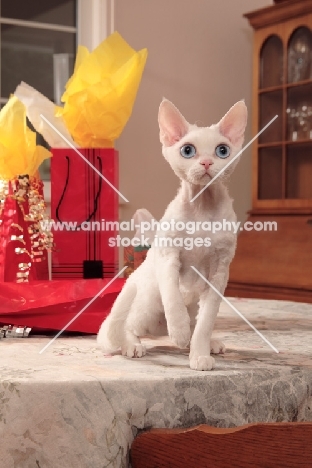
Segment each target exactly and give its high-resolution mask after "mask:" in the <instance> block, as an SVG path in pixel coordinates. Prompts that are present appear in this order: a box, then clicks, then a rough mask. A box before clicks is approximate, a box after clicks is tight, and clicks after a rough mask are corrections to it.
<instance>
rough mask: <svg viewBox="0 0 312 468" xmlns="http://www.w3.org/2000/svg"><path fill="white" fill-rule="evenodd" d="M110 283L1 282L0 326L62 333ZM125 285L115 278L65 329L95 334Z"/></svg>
mask: <svg viewBox="0 0 312 468" xmlns="http://www.w3.org/2000/svg"><path fill="white" fill-rule="evenodd" d="M109 281H110V280H109V279H102V280H101V279H92V280H78V281H77V280H76V281H66V280H61V281H34V282H32V283H28V284H25V283H24V284H18V283H0V324H2V325H21V326H27V327H31V328H36V329H51V330H62V329H63V328H64V327H65V326H66V325H67V323H68V322H69V321H70V320H71V319H72V318H74V317H75V315H76V314H77V313H78V312H80V311H81V310H82V309H83V307H85V306H86V305H87V304H88V302H90V301H91V299H92V298H94V296H96V294H98V293H99V292H100V291H101V289H103V288H104V286H105V285H106V284H108V283H109ZM124 282H125V280H124V279H121V278H117V279H115V280H114V281H113V282H112V284H111V285H110V286H108V288H107V289H105V290H104V292H103V293H102V294H101V295H100V296H99V297H98V298H97V299H96V300H95V301H94V302H93V303H92V304H91V305H90V306H89V307H88V308H87V309H86V310H85V311H84V312H83V313H82V314H81V315H80V316H79V317H78V318H77V319H76V320H74V322H73V323H72V324H71V325H70V326H69V327H68V328H67V330H68V331H76V332H84V333H97V332H98V330H99V328H100V326H101V324H102V322H103V320H104V319H105V318H106V317H107V315H108V314H109V312H110V310H111V308H112V305H113V303H114V301H115V299H116V298H117V296H118V294H119V293H120V291H121V289H122V287H123V285H124Z"/></svg>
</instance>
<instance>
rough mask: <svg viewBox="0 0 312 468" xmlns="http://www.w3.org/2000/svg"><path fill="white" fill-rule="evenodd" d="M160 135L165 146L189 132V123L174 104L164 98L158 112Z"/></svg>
mask: <svg viewBox="0 0 312 468" xmlns="http://www.w3.org/2000/svg"><path fill="white" fill-rule="evenodd" d="M158 123H159V137H160V142H161V143H162V144H163V145H164V146H172V145H173V144H174V143H176V142H177V141H179V140H181V138H182V137H184V135H186V133H187V132H188V127H189V124H188V123H187V121H186V120H185V118H184V117H183V115H182V114H181V113H180V112H179V111H178V109H177V108H176V107H175V106H174V105H173V104H172V102H170V101H168V100H167V99H164V100H163V101H162V102H161V104H160V106H159V112H158Z"/></svg>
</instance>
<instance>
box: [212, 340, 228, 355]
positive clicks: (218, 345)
mask: <svg viewBox="0 0 312 468" xmlns="http://www.w3.org/2000/svg"><path fill="white" fill-rule="evenodd" d="M210 352H211V354H224V353H225V344H224V343H223V342H222V341H221V340H215V339H211V341H210Z"/></svg>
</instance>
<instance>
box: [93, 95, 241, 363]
mask: <svg viewBox="0 0 312 468" xmlns="http://www.w3.org/2000/svg"><path fill="white" fill-rule="evenodd" d="M158 120H159V127H160V141H161V143H162V151H163V155H164V157H165V159H166V160H167V161H168V163H169V164H170V166H171V167H172V169H173V171H174V172H175V173H176V175H177V176H178V177H179V178H180V179H181V187H180V189H179V191H178V194H177V195H176V197H175V199H174V200H173V201H172V202H171V203H170V204H169V206H168V208H167V210H166V211H165V214H164V216H163V218H162V220H161V222H162V221H169V222H170V221H171V220H174V221H175V222H177V221H182V222H184V223H186V222H187V221H190V220H191V221H195V222H199V223H198V226H199V230H196V232H195V233H194V234H193V236H192V237H194V238H195V237H197V238H198V237H201V238H203V239H204V238H206V237H207V231H204V230H202V229H200V223H201V222H204V221H220V222H223V220H227V221H230V222H233V221H234V222H235V221H236V216H235V213H234V211H233V208H232V199H231V198H230V197H229V194H228V190H227V188H226V186H225V183H224V182H225V180H226V178H227V177H228V176H229V174H230V173H231V172H232V171H233V169H234V167H235V165H236V163H237V161H238V159H239V158H237V159H236V161H234V163H233V164H231V165H230V166H229V168H227V169H226V170H225V171H224V172H223V173H222V174H221V175H220V176H219V177H218V178H217V179H216V180H215V181H214V182H213V183H212V184H211V185H209V187H207V188H206V189H205V190H204V191H203V193H201V195H199V196H198V197H197V198H196V199H195V200H194V201H192V202H191V199H192V198H193V197H194V196H195V195H196V194H197V193H198V192H199V191H200V190H201V189H202V188H203V187H204V186H205V185H206V184H207V183H208V182H209V181H210V180H211V179H212V178H213V177H214V176H215V175H216V174H218V173H219V171H220V170H221V169H222V168H223V167H224V166H225V165H226V164H227V163H228V161H230V160H231V159H233V158H234V157H235V155H236V154H237V153H238V152H239V151H240V150H241V148H242V144H243V140H244V132H245V128H246V123H247V108H246V106H245V104H244V102H243V101H239V102H237V103H236V104H235V105H234V106H233V107H232V108H231V109H230V110H229V111H228V112H227V114H226V115H225V116H224V117H223V118H222V119H221V120H220V122H219V123H218V124H216V125H212V126H210V127H198V126H196V125H191V124H189V123H188V122H187V121H186V120H185V118H184V117H183V116H182V114H181V113H180V112H179V111H178V109H177V108H176V107H175V106H174V105H173V104H172V103H171V102H170V101H168V100H163V101H162V103H161V105H160V108H159V116H158ZM157 235H158V237H171V238H173V239H174V238H177V237H180V238H181V236H182V237H183V236H184V237H186V236H188V237H189V234H186V233H183V232H181V231H172V230H169V231H157ZM209 236H210V239H211V246H210V247H207V246H205V245H203V244H202V245H201V246H198V247H197V246H196V245H195V246H194V248H193V249H192V250H186V249H185V248H184V247H176V246H166V247H157V246H155V244H154V243H153V245H152V247H151V249H150V250H149V252H148V254H147V257H146V260H145V261H144V262H143V263H142V265H141V266H140V267H139V268H138V269H137V270H135V271H134V272H133V273H132V274H131V276H130V277H129V278H128V280H127V282H126V284H125V286H124V288H123V290H122V291H121V293H120V294H119V296H118V298H117V300H116V302H115V304H114V306H113V308H112V311H111V313H110V315H109V316H108V318H107V319H106V320H105V321H104V322H103V324H102V325H101V328H100V330H99V334H98V344H99V345H101V346H103V348H104V349H105V351H108V352H111V351H114V350H117V349H119V348H121V351H122V354H123V355H125V356H128V357H137V358H139V357H142V356H143V355H144V354H145V352H146V351H145V348H144V346H143V345H142V344H141V342H140V339H139V337H140V336H142V335H145V334H151V335H156V336H157V335H166V334H169V337H170V338H171V340H172V341H173V343H175V344H176V345H177V346H179V347H180V348H185V347H187V346H188V345H189V344H190V355H189V358H190V367H191V369H195V370H201V371H206V370H211V369H213V368H214V365H215V360H214V358H213V357H212V356H211V355H210V353H212V354H218V353H223V352H224V350H225V348H224V345H223V343H222V342H220V341H217V340H211V333H212V330H213V327H214V323H215V319H216V316H217V313H218V310H219V305H220V302H221V299H220V297H219V296H218V295H217V294H216V292H215V291H213V290H212V288H210V287H209V285H208V284H207V283H206V282H205V281H204V280H203V279H202V278H201V277H200V276H199V275H198V274H197V273H196V272H195V271H194V270H193V269H192V268H191V266H194V267H195V268H196V269H197V270H198V271H199V272H200V273H201V274H202V275H203V276H204V277H205V278H207V279H208V281H209V282H211V284H212V285H214V287H215V288H216V289H217V290H218V291H220V293H221V294H223V293H224V289H225V287H226V284H227V281H228V274H229V265H230V262H231V260H232V258H233V256H234V252H235V248H236V235H235V234H234V232H233V231H230V230H227V231H220V232H217V233H215V234H213V233H212V232H209ZM199 244H200V243H199Z"/></svg>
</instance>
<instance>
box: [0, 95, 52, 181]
mask: <svg viewBox="0 0 312 468" xmlns="http://www.w3.org/2000/svg"><path fill="white" fill-rule="evenodd" d="M49 157H51V153H50V152H49V151H48V150H46V149H45V148H43V147H42V146H37V145H36V133H35V132H33V131H32V130H30V128H28V127H27V124H26V108H25V106H24V104H22V103H21V102H20V101H19V100H18V99H17V98H16V97H15V96H13V97H11V98H10V99H9V101H8V103H7V104H6V105H5V106H4V107H3V108H2V109H1V111H0V179H1V180H7V181H8V180H11V179H14V178H16V177H17V176H18V175H20V174H28V175H29V176H34V175H35V174H36V172H37V170H38V167H39V166H40V164H41V163H42V161H43V160H44V159H47V158H49Z"/></svg>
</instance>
